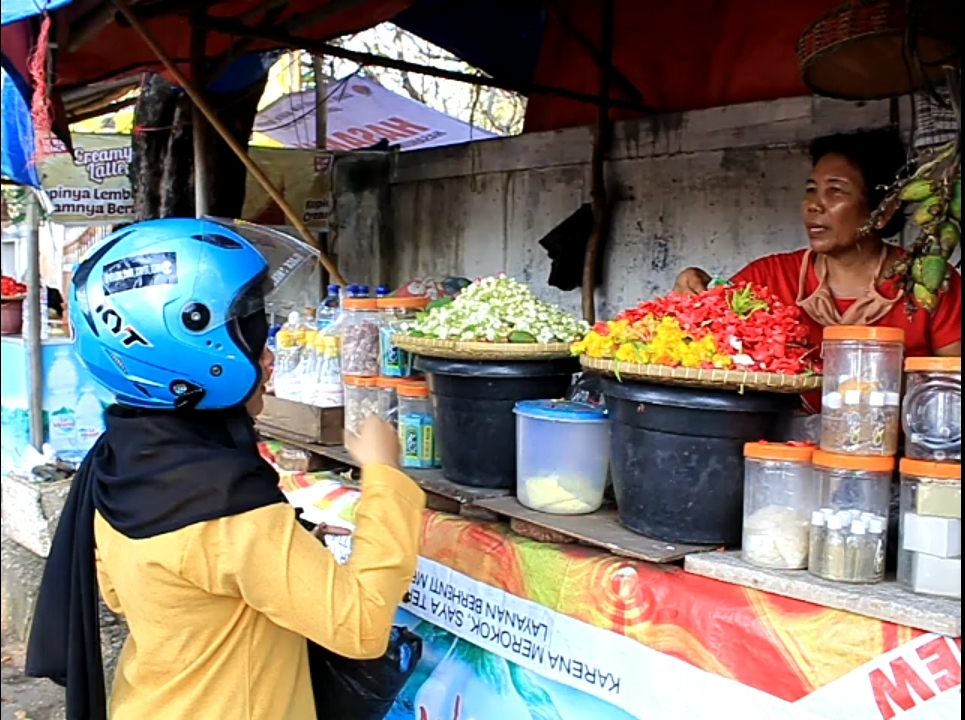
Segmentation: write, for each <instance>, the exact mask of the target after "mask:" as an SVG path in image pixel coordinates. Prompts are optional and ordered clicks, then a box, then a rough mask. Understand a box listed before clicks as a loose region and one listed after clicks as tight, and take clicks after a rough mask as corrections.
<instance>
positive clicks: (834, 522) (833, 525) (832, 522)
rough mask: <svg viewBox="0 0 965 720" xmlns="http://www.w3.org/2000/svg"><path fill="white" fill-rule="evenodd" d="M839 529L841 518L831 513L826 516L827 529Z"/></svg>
mask: <svg viewBox="0 0 965 720" xmlns="http://www.w3.org/2000/svg"><path fill="white" fill-rule="evenodd" d="M840 529H841V518H839V517H838V516H837V515H832V516H831V517H829V518H828V530H840Z"/></svg>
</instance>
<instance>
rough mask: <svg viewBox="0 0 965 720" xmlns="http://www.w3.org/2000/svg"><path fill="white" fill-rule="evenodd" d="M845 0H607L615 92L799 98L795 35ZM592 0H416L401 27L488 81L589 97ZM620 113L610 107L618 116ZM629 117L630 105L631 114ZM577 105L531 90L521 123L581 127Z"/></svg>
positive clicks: (650, 96)
mask: <svg viewBox="0 0 965 720" xmlns="http://www.w3.org/2000/svg"><path fill="white" fill-rule="evenodd" d="M842 2H843V0H787V1H785V2H773V0H674V2H666V1H658V0H613V12H614V20H613V27H614V36H613V53H612V58H613V73H612V79H613V82H612V87H613V91H612V92H613V97H615V98H619V99H621V100H636V101H637V102H639V103H640V104H641V105H645V106H647V107H649V108H652V109H653V110H654V111H656V112H658V113H669V112H679V111H685V110H694V109H700V108H707V107H717V106H724V105H733V104H737V103H745V102H753V101H760V100H772V99H777V98H781V97H793V96H800V95H808V94H810V91H809V90H808V89H807V88H806V87H805V85H804V83H803V82H802V80H801V76H800V72H799V69H798V62H797V58H796V55H795V50H796V46H797V39H798V37H799V36H800V35H801V33H802V32H803V31H804V30H805V29H806V28H807V27H808V26H809V25H810V24H811V23H812V22H814V21H815V20H816V19H818V18H819V17H820V16H821V15H822V14H824V13H825V12H827V11H828V10H829V9H831V8H833V7H836V6H838V5H841V4H842ZM601 5H602V2H601V1H600V0H596V1H595V2H587V1H586V0H535V1H532V2H531V1H528V0H465V1H464V2H459V3H452V2H446V0H418V2H416V3H415V4H414V5H413V7H412V8H410V9H408V10H406V11H404V12H402V13H401V14H400V15H399V16H398V17H396V18H395V20H394V22H396V23H397V24H398V25H400V26H401V27H403V28H405V29H406V30H409V31H410V32H413V33H415V34H417V35H419V36H421V37H423V38H425V39H427V40H429V41H431V42H433V43H435V44H437V45H440V46H441V47H443V48H445V49H447V50H449V51H450V52H453V53H455V54H456V55H458V56H459V57H461V58H462V59H464V60H466V61H467V62H469V63H471V64H473V65H475V66H476V67H478V68H480V69H482V70H483V71H485V72H487V73H490V74H492V75H493V76H495V77H497V78H503V79H510V78H511V79H514V80H516V81H517V82H519V83H521V84H525V83H538V84H542V85H549V86H556V87H565V88H567V89H569V90H574V91H580V92H583V93H587V94H595V93H597V91H598V83H599V76H600V70H599V62H598V61H599V59H600V57H601V55H602V53H601V52H600V50H599V48H600V44H601V43H600V38H601V27H602V14H601V11H600V6H601ZM632 114H634V113H632V112H630V111H626V110H624V111H622V112H614V117H616V118H619V117H626V116H628V115H632ZM636 114H639V113H636ZM595 120H596V110H595V109H594V108H593V107H592V106H591V105H589V104H587V103H580V102H574V101H572V100H568V99H564V98H560V97H556V96H553V95H548V94H539V95H531V96H530V98H529V103H528V105H527V112H526V124H525V130H526V131H539V130H554V129H558V128H562V127H571V126H577V125H589V124H591V123H593V122H595Z"/></svg>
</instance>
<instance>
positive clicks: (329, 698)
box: [308, 627, 422, 720]
mask: <svg viewBox="0 0 965 720" xmlns="http://www.w3.org/2000/svg"><path fill="white" fill-rule="evenodd" d="M421 658H422V638H420V637H419V636H418V635H416V634H415V633H413V632H411V631H409V630H407V629H406V628H403V627H394V628H392V635H391V637H390V638H389V649H388V652H386V653H385V655H383V656H382V657H380V658H378V659H377V660H350V659H348V658H345V657H342V656H341V655H336V654H335V653H333V652H331V651H329V650H326V649H325V648H323V647H320V646H318V645H316V644H315V643H313V642H309V643H308V665H309V668H310V669H311V673H312V691H313V692H314V694H315V708H316V712H317V714H318V720H383V718H384V717H385V716H386V715H388V714H389V710H391V709H392V704H393V703H394V702H395V699H396V698H397V697H398V696H399V693H400V692H402V688H403V687H405V684H406V682H408V680H409V678H410V677H412V673H413V672H415V668H416V665H418V664H419V660H420V659H421Z"/></svg>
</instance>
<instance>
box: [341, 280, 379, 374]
mask: <svg viewBox="0 0 965 720" xmlns="http://www.w3.org/2000/svg"><path fill="white" fill-rule="evenodd" d="M340 328H341V333H342V373H343V374H344V375H353V376H356V377H371V378H374V377H377V376H378V374H379V312H378V306H377V304H376V301H375V300H373V299H370V298H346V300H345V301H343V302H342V318H341V322H340Z"/></svg>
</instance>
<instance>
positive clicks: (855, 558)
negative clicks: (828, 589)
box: [845, 520, 872, 582]
mask: <svg viewBox="0 0 965 720" xmlns="http://www.w3.org/2000/svg"><path fill="white" fill-rule="evenodd" d="M867 531H868V528H867V526H866V525H865V524H864V523H863V522H861V521H860V520H854V521H852V523H851V532H850V533H848V537H847V538H846V540H845V555H846V568H845V577H846V578H847V580H848V581H849V582H868V581H869V580H871V579H872V578H871V577H869V576H868V573H867V572H866V567H865V558H866V557H867V556H868V542H867Z"/></svg>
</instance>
